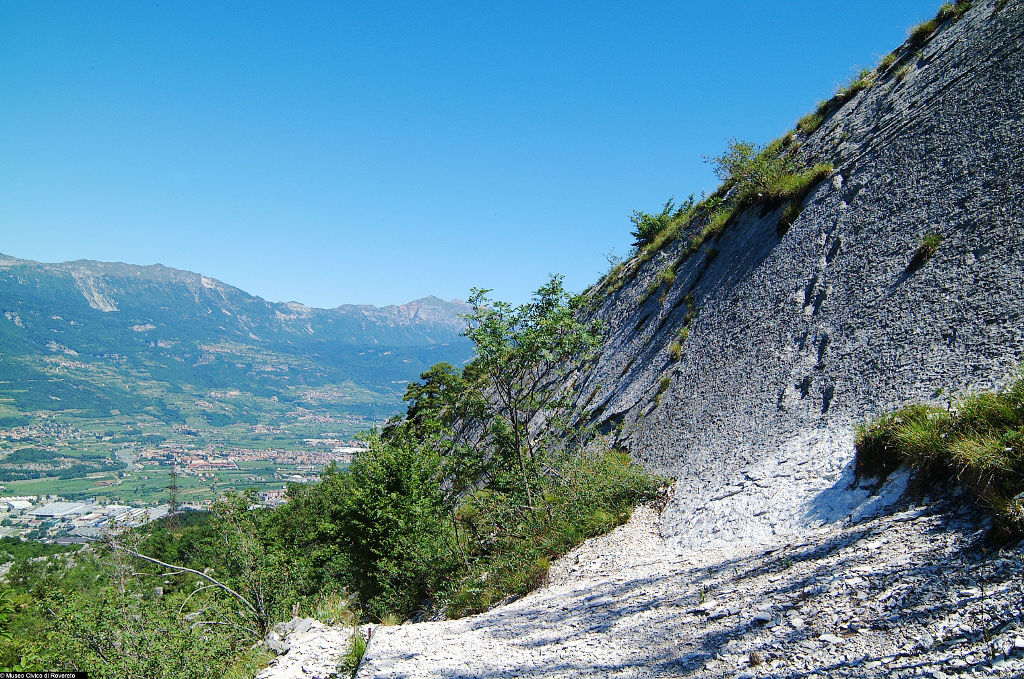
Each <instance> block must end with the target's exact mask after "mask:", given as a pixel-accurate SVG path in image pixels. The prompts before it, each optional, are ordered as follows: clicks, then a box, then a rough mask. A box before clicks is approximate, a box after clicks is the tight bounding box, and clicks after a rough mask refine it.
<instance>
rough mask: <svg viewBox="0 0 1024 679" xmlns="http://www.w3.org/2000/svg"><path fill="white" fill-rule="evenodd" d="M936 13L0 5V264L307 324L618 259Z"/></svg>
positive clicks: (828, 8) (747, 7) (494, 5)
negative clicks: (228, 301)
mask: <svg viewBox="0 0 1024 679" xmlns="http://www.w3.org/2000/svg"><path fill="white" fill-rule="evenodd" d="M937 7H938V2H935V1H923V0H901V1H900V2H891V1H875V0H871V1H868V0H844V1H842V2H822V1H821V0H789V1H787V2H765V1H764V0H757V1H754V0H750V1H746V0H742V1H740V0H738V1H735V2H718V3H709V2H700V3H697V2H671V3H670V2H663V3H627V2H616V3H610V2H599V1H594V0H590V1H587V2H552V1H551V0H547V1H543V2H507V3H498V2H472V3H469V2H466V3H463V2H451V3H439V2H436V1H435V2H392V3H367V2H358V3H357V2H322V3H316V2H294V3H284V2H281V3H252V2H247V3H242V2H238V3H234V2H221V1H218V2H213V3H210V2H195V3H188V2H166V1H163V2H159V3H154V2H141V1H138V2H123V3H119V2H110V1H106V2H85V1H82V2H44V1H39V2H27V1H25V2H21V1H10V2H4V3H2V4H0V129H2V130H3V134H0V252H3V253H5V254H9V255H13V256H16V257H23V258H28V259H36V260H42V261H63V260H67V259H80V258H82V259H100V260H111V261H126V262H130V263H135V264H151V263H155V262H159V263H161V264H164V265H167V266H173V267H177V268H182V269H189V270H193V271H199V272H202V273H205V274H207V275H210V276H214V277H216V278H219V279H221V280H223V281H225V282H227V283H229V284H232V285H236V286H238V287H240V288H242V289H244V290H246V291H248V292H251V293H254V294H258V295H260V296H262V297H265V298H267V299H270V300H273V301H288V300H297V301H301V302H304V303H306V304H310V305H314V306H322V307H330V306H336V305H339V304H344V303H373V304H390V303H401V302H405V301H408V300H411V299H414V298H417V297H422V296H425V295H427V294H436V295H438V296H441V297H445V298H451V297H462V298H465V297H466V296H467V294H468V291H469V288H471V287H473V286H480V287H488V288H493V289H494V290H495V293H494V294H495V295H496V296H498V297H500V298H505V299H510V300H513V301H521V300H524V299H526V298H527V297H528V296H529V293H530V291H531V290H533V289H535V288H536V287H538V286H539V285H540V284H541V283H542V282H543V281H544V279H545V277H546V276H547V274H548V273H550V272H559V273H563V274H565V276H566V280H567V282H568V285H569V286H570V288H573V289H576V290H581V289H583V288H585V287H586V286H587V285H589V284H590V283H592V282H594V281H595V280H596V279H597V278H598V276H599V275H600V274H601V273H602V272H603V271H604V270H605V269H606V268H607V264H606V260H605V257H604V254H605V253H608V252H610V251H614V252H615V253H617V254H620V255H622V254H625V253H626V252H627V250H628V247H629V243H630V238H629V230H630V223H629V219H628V216H629V214H630V212H631V211H632V210H633V209H644V210H649V211H652V210H656V209H658V208H659V207H660V205H661V204H662V203H663V202H664V201H665V199H666V198H668V197H669V196H671V195H675V196H676V197H677V198H682V197H685V196H686V195H688V194H689V193H690V192H696V193H698V194H699V192H700V191H701V190H708V191H709V190H712V189H713V188H714V186H715V184H716V181H715V179H714V177H713V175H712V173H711V170H710V168H709V166H708V165H707V164H706V163H704V162H703V161H702V157H703V156H708V155H715V154H717V153H719V152H721V150H722V149H723V148H724V147H725V144H726V141H727V139H729V138H732V137H737V138H743V139H749V140H752V141H756V142H759V143H764V142H767V141H770V140H771V139H773V138H775V137H777V136H779V135H781V134H783V133H785V132H786V131H787V130H788V129H790V128H791V127H792V126H793V123H794V121H795V120H796V119H797V118H799V117H800V116H801V115H802V114H803V113H806V112H807V111H809V110H810V109H812V108H813V107H814V105H815V102H816V101H818V100H820V99H823V98H827V97H828V96H829V95H830V94H831V93H832V91H833V90H834V89H835V88H836V86H837V85H839V84H841V83H843V82H845V81H847V80H849V78H850V77H851V76H852V75H853V73H854V72H855V71H856V70H857V69H858V67H861V66H874V64H875V63H877V61H878V59H879V58H880V57H881V56H883V55H884V54H886V53H887V52H889V51H890V50H891V49H892V48H894V47H896V46H897V45H898V44H899V43H900V42H902V40H903V39H904V38H905V36H906V31H907V28H908V27H909V26H911V25H913V24H916V23H919V22H920V21H923V20H925V19H928V18H931V16H933V15H934V13H935V11H936V9H937Z"/></svg>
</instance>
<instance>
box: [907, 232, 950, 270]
mask: <svg viewBox="0 0 1024 679" xmlns="http://www.w3.org/2000/svg"><path fill="white" fill-rule="evenodd" d="M942 241H943V236H942V234H941V233H939V232H938V231H930V232H929V233H928V234H927V235H925V237H924V238H923V239H921V244H920V245H918V246H917V250H915V251H914V256H913V257H912V258H911V260H910V267H909V268H910V269H911V270H916V269H919V268H921V267H922V266H924V265H925V264H927V263H928V261H929V260H930V259H931V258H932V257H934V256H935V253H936V252H938V250H939V246H940V245H942Z"/></svg>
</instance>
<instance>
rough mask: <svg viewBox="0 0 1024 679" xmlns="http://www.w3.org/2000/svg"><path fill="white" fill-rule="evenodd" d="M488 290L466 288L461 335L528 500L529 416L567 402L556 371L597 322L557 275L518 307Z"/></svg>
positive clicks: (594, 337) (595, 341) (592, 338)
mask: <svg viewBox="0 0 1024 679" xmlns="http://www.w3.org/2000/svg"><path fill="white" fill-rule="evenodd" d="M670 203H671V201H670ZM669 208H670V206H669V205H666V209H669ZM488 292H490V291H489V290H483V289H480V288H475V289H473V293H472V296H471V297H470V299H469V303H470V305H471V306H472V308H473V311H472V312H471V313H469V314H467V315H466V316H465V318H466V320H467V321H468V322H469V327H468V328H467V329H466V331H465V333H464V334H465V336H466V337H468V338H469V339H470V340H472V341H473V343H474V344H475V345H476V360H475V361H474V367H475V369H476V370H477V371H479V374H481V375H482V376H484V377H486V380H487V385H486V386H487V389H488V396H489V397H490V398H488V399H486V400H485V403H486V404H487V406H488V408H489V409H490V411H491V415H492V423H491V424H492V431H495V432H496V433H502V432H503V433H505V434H506V435H507V438H508V440H509V444H510V447H511V453H512V457H513V459H514V461H515V462H516V463H517V464H518V467H519V472H520V474H521V477H522V483H523V489H524V491H525V492H526V495H527V498H528V500H529V502H530V503H531V504H532V503H533V495H532V491H531V490H530V481H529V477H528V475H527V469H526V466H527V465H526V457H527V455H528V456H529V459H530V461H531V462H535V461H536V454H537V451H536V446H535V442H534V441H533V439H532V438H531V436H530V423H531V422H533V421H534V419H535V418H536V417H537V416H538V414H540V412H541V411H542V410H546V411H549V413H548V414H549V415H550V414H552V413H553V412H554V411H556V410H558V409H560V408H562V407H564V406H566V405H567V402H566V401H565V400H564V399H563V400H559V399H558V394H557V391H556V384H555V378H556V377H557V376H558V375H559V374H564V372H565V371H566V370H567V369H568V368H569V367H570V366H572V365H574V364H575V363H577V362H579V361H581V360H585V359H586V358H588V357H589V356H591V355H592V354H593V352H594V351H595V350H596V348H597V347H598V345H599V344H600V338H601V336H600V324H599V322H597V321H587V320H584V319H583V303H584V302H583V300H582V298H580V297H574V296H572V295H570V294H569V293H568V292H566V290H565V288H564V287H563V285H562V277H561V276H557V275H553V276H551V278H550V280H549V281H548V283H547V284H546V285H544V286H542V287H541V288H540V289H538V290H537V292H536V293H534V296H533V300H532V301H530V302H528V303H526V304H521V305H519V306H513V305H511V304H509V303H508V302H502V301H495V300H492V299H490V298H489V297H488V296H487V293H488Z"/></svg>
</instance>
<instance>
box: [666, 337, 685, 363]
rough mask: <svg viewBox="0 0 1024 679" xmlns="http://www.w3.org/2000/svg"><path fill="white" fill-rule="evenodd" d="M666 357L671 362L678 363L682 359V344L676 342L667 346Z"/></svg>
mask: <svg viewBox="0 0 1024 679" xmlns="http://www.w3.org/2000/svg"><path fill="white" fill-rule="evenodd" d="M668 355H669V358H671V359H672V360H673V361H678V360H679V359H680V358H682V357H683V343H682V342H680V341H678V340H676V341H673V342H672V343H671V344H669V345H668Z"/></svg>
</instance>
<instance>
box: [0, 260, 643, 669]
mask: <svg viewBox="0 0 1024 679" xmlns="http://www.w3.org/2000/svg"><path fill="white" fill-rule="evenodd" d="M581 304H582V300H581V299H580V298H575V297H571V296H570V295H568V294H567V293H566V292H565V291H564V289H563V288H562V284H561V280H560V279H559V278H553V279H552V280H551V281H550V282H549V283H548V284H547V285H545V286H544V287H542V288H541V289H540V290H538V292H537V294H536V297H535V298H534V300H533V301H531V302H530V303H528V304H524V305H520V306H512V305H509V304H506V303H503V302H500V301H495V300H492V299H490V298H488V297H487V296H486V292H485V291H477V293H476V295H475V296H474V298H473V307H472V308H473V311H472V312H471V314H470V316H469V321H470V328H469V330H468V331H467V335H468V336H469V337H470V339H471V340H472V341H473V343H474V346H475V352H476V357H475V359H474V361H473V362H471V363H470V364H469V365H467V366H466V367H465V368H464V369H461V370H459V369H456V368H454V367H452V366H451V365H450V364H443V363H442V364H439V365H436V366H434V368H432V369H431V370H430V371H428V372H426V373H424V374H423V376H422V381H420V382H416V383H414V384H412V385H410V387H409V388H408V391H407V393H406V400H407V401H408V403H409V405H408V409H407V412H406V415H405V416H404V417H402V418H396V419H394V420H393V421H392V422H391V423H389V425H388V426H387V427H385V428H384V430H383V431H380V432H377V433H375V434H373V435H371V436H370V437H369V438H368V439H367V442H368V444H369V447H368V449H367V450H366V451H365V452H364V453H362V454H361V455H359V456H358V457H357V458H356V459H355V460H354V461H353V463H352V465H351V467H350V468H348V469H347V470H339V469H337V468H334V467H330V468H328V469H327V470H325V471H324V473H323V475H322V478H321V480H320V482H319V483H317V484H315V485H312V486H300V485H293V486H291V487H290V488H289V491H288V495H289V502H288V503H287V504H286V505H284V506H282V507H281V508H279V509H277V510H273V511H270V510H250V505H251V503H252V495H251V494H242V495H233V494H232V495H228V496H225V497H224V498H223V499H222V500H220V501H219V502H218V503H217V505H216V506H215V508H214V511H213V512H212V513H204V514H187V515H185V517H183V518H184V520H183V521H182V527H181V528H180V529H172V528H170V527H169V526H168V525H167V524H166V523H160V524H158V525H156V526H151V527H148V528H144V529H138V530H135V531H132V532H130V533H127V534H125V535H121V536H117V537H112V538H111V539H110V540H108V541H107V543H106V544H104V545H95V546H93V547H91V548H89V549H87V550H83V552H81V553H80V554H78V555H76V556H74V557H68V556H57V557H51V558H50V559H47V560H36V561H33V560H31V559H29V558H27V556H28V555H24V556H22V557H19V558H17V559H16V560H15V563H14V564H13V566H12V567H11V570H10V573H9V574H8V581H9V584H10V585H11V587H12V589H10V590H8V591H7V592H5V593H4V594H3V599H2V600H3V601H5V602H8V603H9V605H8V606H7V608H6V609H4V610H5V611H6V612H4V613H3V615H2V617H0V633H4V634H7V635H8V636H9V637H10V638H9V643H8V644H6V645H5V646H4V650H3V651H2V652H0V667H24V668H29V669H40V668H44V667H46V668H51V669H52V668H55V667H59V668H63V669H78V670H86V669H87V670H88V671H89V672H90V673H91V676H98V677H104V678H105V677H147V678H157V677H197V678H198V677H220V676H223V675H224V673H225V672H242V671H251V667H253V666H254V665H253V663H258V662H260V661H261V660H265V658H263V657H262V656H260V655H259V654H253V653H252V652H251V651H250V650H249V649H250V647H251V646H252V644H253V642H254V641H258V640H261V639H262V638H263V637H264V636H265V635H266V634H267V632H268V630H269V629H270V628H271V626H272V625H273V624H274V623H276V622H278V621H281V620H286V619H288V618H289V617H290V616H291V615H292V614H293V613H294V612H295V611H299V612H300V613H302V614H312V615H316V616H318V617H320V618H326V619H328V620H334V621H353V620H357V619H359V618H362V619H365V620H371V621H382V620H383V621H400V620H404V619H408V618H410V617H414V618H416V619H420V618H424V617H431V618H436V617H439V616H460V615H465V614H467V613H473V612H478V611H482V610H485V609H487V608H489V607H490V606H492V605H493V604H495V603H497V602H499V601H501V600H503V599H504V598H506V597H509V596H517V595H521V594H524V593H525V592H527V591H529V590H530V589H532V588H534V587H535V586H536V585H537V584H538V583H540V582H542V581H543V580H544V578H545V577H546V574H547V569H548V566H549V564H550V560H551V559H552V558H554V557H556V556H558V555H560V554H562V553H564V552H565V551H567V550H569V549H570V548H572V547H574V546H575V545H577V544H579V543H580V542H582V541H583V540H585V539H586V538H588V537H591V536H593V535H597V534H600V533H603V532H606V531H607V530H609V529H611V528H612V527H614V526H616V525H618V524H620V523H622V522H623V521H625V520H626V519H627V518H628V517H629V515H630V512H631V511H632V509H633V507H635V506H636V505H637V504H638V503H639V502H641V501H643V500H644V499H649V498H653V497H655V496H656V494H657V491H658V487H659V481H658V480H657V479H654V478H652V477H650V476H648V475H647V474H645V473H644V472H643V471H642V470H641V469H640V468H639V467H638V466H636V465H635V464H634V463H633V462H632V461H631V460H630V459H629V457H628V455H626V454H624V453H622V452H619V451H614V450H610V449H608V448H607V447H605V446H604V445H602V444H601V443H600V442H599V441H597V440H596V439H595V437H594V433H593V432H590V431H586V430H579V429H569V428H567V427H566V426H565V424H564V419H565V418H564V414H565V409H566V404H567V401H566V400H565V399H566V397H567V395H566V394H565V393H562V392H559V393H557V394H556V393H555V392H554V391H553V390H552V388H551V385H552V383H553V381H554V380H555V379H556V378H557V377H558V375H559V374H560V372H562V371H564V370H566V369H568V368H569V367H570V366H571V365H573V364H576V363H578V362H580V361H582V360H585V359H586V357H587V356H588V355H589V353H590V352H592V351H593V348H594V347H595V346H596V345H597V343H598V342H599V341H600V327H599V325H597V324H595V323H587V322H584V321H582V320H581V318H582V315H581V313H580V312H581V306H580V305H581ZM541 411H543V412H544V413H546V416H547V423H546V424H545V425H544V426H542V427H540V428H538V427H531V426H529V423H530V421H531V420H534V419H535V417H536V416H537V415H538V413H540V412H541ZM232 667H234V669H232ZM246 668H250V670H246Z"/></svg>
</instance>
